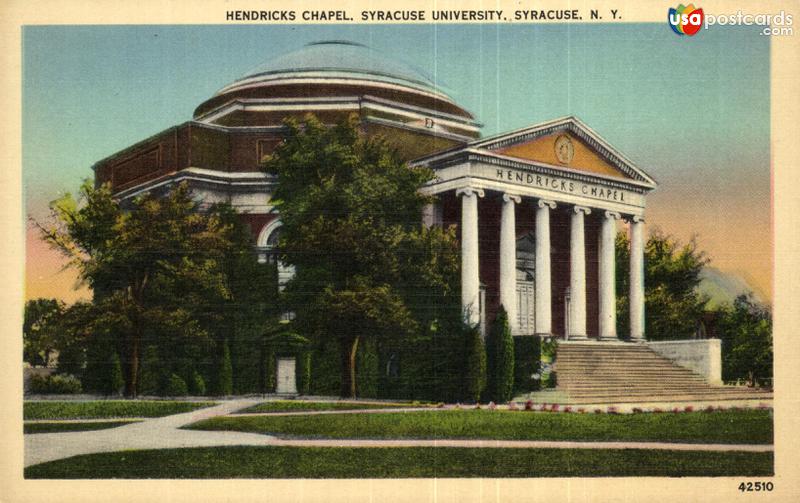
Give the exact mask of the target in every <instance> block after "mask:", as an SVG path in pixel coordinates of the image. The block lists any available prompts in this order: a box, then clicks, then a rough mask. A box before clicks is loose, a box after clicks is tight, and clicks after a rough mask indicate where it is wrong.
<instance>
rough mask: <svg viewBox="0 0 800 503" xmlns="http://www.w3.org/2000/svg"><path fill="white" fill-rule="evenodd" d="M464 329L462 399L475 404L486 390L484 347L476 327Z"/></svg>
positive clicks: (478, 329) (478, 328)
mask: <svg viewBox="0 0 800 503" xmlns="http://www.w3.org/2000/svg"><path fill="white" fill-rule="evenodd" d="M464 328H465V330H464V344H465V345H466V348H465V351H464V355H465V358H464V360H465V366H464V374H463V378H464V385H463V386H464V387H463V399H464V400H466V401H468V402H476V403H477V402H479V401H480V399H481V394H482V393H483V392H484V390H485V389H486V345H485V344H484V342H483V339H482V337H481V331H480V327H479V326H478V325H475V326H473V327H470V326H465V327H464Z"/></svg>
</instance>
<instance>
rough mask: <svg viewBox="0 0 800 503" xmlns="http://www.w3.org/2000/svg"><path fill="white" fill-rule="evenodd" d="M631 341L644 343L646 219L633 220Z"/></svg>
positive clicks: (637, 217)
mask: <svg viewBox="0 0 800 503" xmlns="http://www.w3.org/2000/svg"><path fill="white" fill-rule="evenodd" d="M630 227H631V262H630V269H631V275H630V293H629V297H628V298H629V299H630V309H631V340H632V341H636V342H644V340H645V338H644V219H643V218H642V217H639V216H634V217H632V218H631V222H630Z"/></svg>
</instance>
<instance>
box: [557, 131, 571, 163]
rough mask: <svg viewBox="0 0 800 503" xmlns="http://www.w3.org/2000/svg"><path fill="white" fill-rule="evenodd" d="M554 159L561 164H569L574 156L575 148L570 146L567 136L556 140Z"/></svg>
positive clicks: (563, 135)
mask: <svg viewBox="0 0 800 503" xmlns="http://www.w3.org/2000/svg"><path fill="white" fill-rule="evenodd" d="M555 150H556V159H558V162H560V163H561V164H569V163H571V162H572V158H573V157H574V156H575V147H574V146H573V145H572V140H571V139H570V138H569V136H567V135H565V134H562V135H561V136H559V137H558V138H556V143H555Z"/></svg>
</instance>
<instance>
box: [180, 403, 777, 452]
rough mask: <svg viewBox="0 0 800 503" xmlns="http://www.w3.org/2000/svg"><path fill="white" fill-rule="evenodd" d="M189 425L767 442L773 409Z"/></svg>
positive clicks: (323, 434) (383, 416) (399, 415)
mask: <svg viewBox="0 0 800 503" xmlns="http://www.w3.org/2000/svg"><path fill="white" fill-rule="evenodd" d="M187 428H193V429H200V430H235V431H246V432H255V433H265V434H276V435H283V436H287V437H312V438H395V439H399V438H414V439H443V438H450V439H459V438H461V439H469V438H474V439H501V440H585V441H660V442H694V443H729V444H740V443H741V444H770V443H772V439H773V426H772V412H771V411H769V410H741V411H738V410H737V411H717V412H682V413H677V414H675V413H661V414H650V413H649V414H619V415H616V414H564V413H548V412H522V411H516V412H511V411H488V410H446V411H433V410H432V411H420V412H396V413H375V414H329V415H324V416H277V417H269V416H244V417H235V416H222V417H215V418H211V419H207V420H205V421H200V422H197V423H194V424H192V425H189V426H187Z"/></svg>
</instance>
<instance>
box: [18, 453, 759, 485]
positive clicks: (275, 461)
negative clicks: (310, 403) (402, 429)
mask: <svg viewBox="0 0 800 503" xmlns="http://www.w3.org/2000/svg"><path fill="white" fill-rule="evenodd" d="M772 474H773V455H772V453H771V452H765V453H743V452H697V451H651V450H643V449H625V450H623V449H612V450H599V449H598V450H594V449H490V448H487V449H472V448H445V447H439V448H435V447H402V448H361V449H358V448H348V447H333V448H319V447H199V448H190V449H161V450H143V451H126V452H114V453H101V454H87V455H83V456H75V457H71V458H66V459H60V460H58V461H51V462H48V463H42V464H39V465H35V466H31V467H28V468H26V469H25V478H30V479H40V478H44V479H47V478H50V479H73V478H74V479H86V478H92V479H110V478H126V479H141V478H182V479H183V478H186V479H201V478H408V477H424V478H429V477H626V476H633V477H638V476H658V477H664V476H666V477H679V476H717V477H718V476H734V475H735V476H743V477H753V476H769V475H772Z"/></svg>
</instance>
